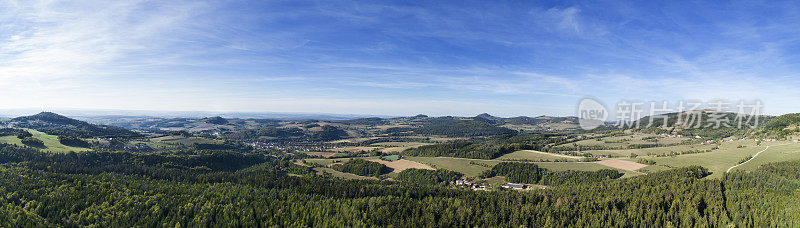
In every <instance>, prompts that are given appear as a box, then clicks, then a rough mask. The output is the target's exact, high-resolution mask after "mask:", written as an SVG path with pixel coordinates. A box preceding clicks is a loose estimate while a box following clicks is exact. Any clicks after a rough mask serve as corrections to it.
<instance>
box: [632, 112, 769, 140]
mask: <svg viewBox="0 0 800 228" xmlns="http://www.w3.org/2000/svg"><path fill="white" fill-rule="evenodd" d="M773 118H774V117H772V116H763V115H762V116H758V117H757V118H756V116H750V115H746V114H739V113H732V112H716V111H713V110H690V111H684V112H675V113H667V114H662V115H655V116H646V117H643V118H641V119H639V120H638V121H635V122H633V123H632V124H630V125H629V127H628V128H636V129H645V131H648V132H655V133H671V134H680V135H688V136H701V137H710V138H724V137H729V136H734V135H738V136H739V137H745V136H748V135H749V134H750V133H752V131H754V130H753V129H751V127H752V126H756V127H758V129H762V128H763V127H764V126H765V125H767V123H769V122H770V121H771V120H772V119H773ZM665 119H666V125H665V124H664V120H665ZM717 120H719V122H718V121H717ZM726 120H727V121H726ZM739 120H741V123H742V125H741V127H740V126H739ZM756 121H757V122H756ZM756 130H757V129H756Z"/></svg>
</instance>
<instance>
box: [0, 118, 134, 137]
mask: <svg viewBox="0 0 800 228" xmlns="http://www.w3.org/2000/svg"><path fill="white" fill-rule="evenodd" d="M4 124H5V125H7V126H10V127H16V128H30V129H35V130H37V131H41V132H44V133H47V134H51V135H69V136H75V137H82V138H89V137H134V136H139V134H138V133H136V132H133V131H131V130H128V129H125V128H121V127H115V126H106V125H96V124H90V123H87V122H84V121H80V120H76V119H72V118H69V117H66V116H62V115H59V114H55V113H52V112H41V113H39V114H36V115H32V116H21V117H16V118H13V119H11V120H8V121H5V122H4Z"/></svg>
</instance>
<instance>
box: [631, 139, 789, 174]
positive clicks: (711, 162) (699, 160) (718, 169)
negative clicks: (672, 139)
mask: <svg viewBox="0 0 800 228" xmlns="http://www.w3.org/2000/svg"><path fill="white" fill-rule="evenodd" d="M770 144H772V145H774V143H765V144H763V145H761V146H756V143H755V142H753V141H733V142H725V143H722V144H721V145H720V149H717V150H713V151H712V152H706V153H699V154H684V155H678V156H675V157H652V156H640V157H639V158H646V159H650V160H653V161H655V162H656V164H659V165H666V166H670V167H683V166H691V165H700V166H703V167H706V168H708V169H709V171H711V172H713V174H712V175H711V176H709V178H720V177H722V176H723V174H724V173H725V170H727V169H728V168H730V167H731V166H734V165H736V164H738V163H739V161H740V160H741V159H742V158H745V157H747V156H752V155H755V154H756V153H758V152H759V151H761V150H763V149H764V147H765V145H770ZM739 146H743V148H738V147H739ZM762 155H763V154H762ZM639 158H634V159H626V160H631V161H636V160H637V159H639ZM747 165H750V164H747Z"/></svg>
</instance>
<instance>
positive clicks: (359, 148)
mask: <svg viewBox="0 0 800 228" xmlns="http://www.w3.org/2000/svg"><path fill="white" fill-rule="evenodd" d="M374 149H381V148H380V147H373V146H348V147H342V148H336V149H331V151H337V152H350V153H356V152H361V151H371V150H374Z"/></svg>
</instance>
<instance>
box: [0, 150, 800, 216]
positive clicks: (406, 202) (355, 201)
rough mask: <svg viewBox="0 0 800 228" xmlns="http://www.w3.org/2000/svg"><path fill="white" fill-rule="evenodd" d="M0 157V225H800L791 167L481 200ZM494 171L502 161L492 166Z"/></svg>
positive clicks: (244, 159) (171, 161) (218, 160)
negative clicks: (715, 177)
mask: <svg viewBox="0 0 800 228" xmlns="http://www.w3.org/2000/svg"><path fill="white" fill-rule="evenodd" d="M0 162H2V163H3V164H4V165H2V167H0V183H1V184H0V195H2V196H4V197H0V202H2V203H3V207H0V226H33V225H36V224H38V225H45V226H52V225H57V226H177V225H178V224H180V226H258V225H261V226H269V225H280V226H326V225H336V226H390V225H393V226H402V227H408V226H412V227H417V226H431V225H433V226H520V225H522V226H530V227H563V226H581V227H585V226H636V225H641V224H651V225H654V226H728V225H739V226H777V225H780V224H783V225H787V226H791V225H792V224H794V225H796V224H798V223H797V222H798V221H800V218H798V216H797V215H798V213H796V210H797V207H795V206H792V205H797V203H798V202H797V199H800V197H798V195H797V194H799V193H798V192H797V191H796V189H798V186H800V179H798V175H797V173H798V172H797V171H798V170H797V167H798V162H788V163H777V164H771V165H767V166H764V167H762V168H760V169H758V170H757V171H754V172H733V173H731V174H728V175H726V176H725V178H724V179H722V180H717V179H701V178H702V177H704V176H706V175H708V174H709V172H708V171H707V170H706V169H704V168H701V167H688V168H677V169H673V170H668V171H663V172H658V173H653V174H650V175H646V176H639V177H634V178H625V179H616V180H606V181H602V182H590V183H577V184H573V185H569V186H564V187H559V186H554V187H552V188H549V189H543V190H537V191H534V192H489V193H479V192H473V191H469V190H456V189H448V188H441V187H435V186H430V187H426V186H424V185H417V184H404V183H403V182H390V181H356V180H350V181H343V180H335V179H328V178H324V177H320V176H315V175H313V174H311V172H310V168H308V167H303V166H298V165H295V164H292V162H291V161H290V158H288V157H282V156H263V155H238V154H237V153H220V152H210V153H209V154H202V153H201V154H199V155H197V156H190V157H175V156H169V155H152V154H150V155H148V154H131V153H85V154H61V155H57V154H45V153H42V152H39V151H38V150H37V149H32V148H27V147H20V146H13V145H8V144H3V145H2V146H0ZM509 164H511V163H509ZM504 166H509V165H503V166H500V167H501V168H498V170H497V171H498V172H501V171H503V170H504V169H502V167H504ZM530 170H540V172H539V173H540V174H541V173H542V171H541V169H540V168H538V167H531V169H530ZM412 172H413V171H412ZM544 172H546V171H544ZM289 173H293V174H295V175H288V174H289ZM445 176H447V175H445ZM529 176H532V175H529ZM545 176H546V175H545ZM542 179H546V177H545V178H542Z"/></svg>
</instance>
